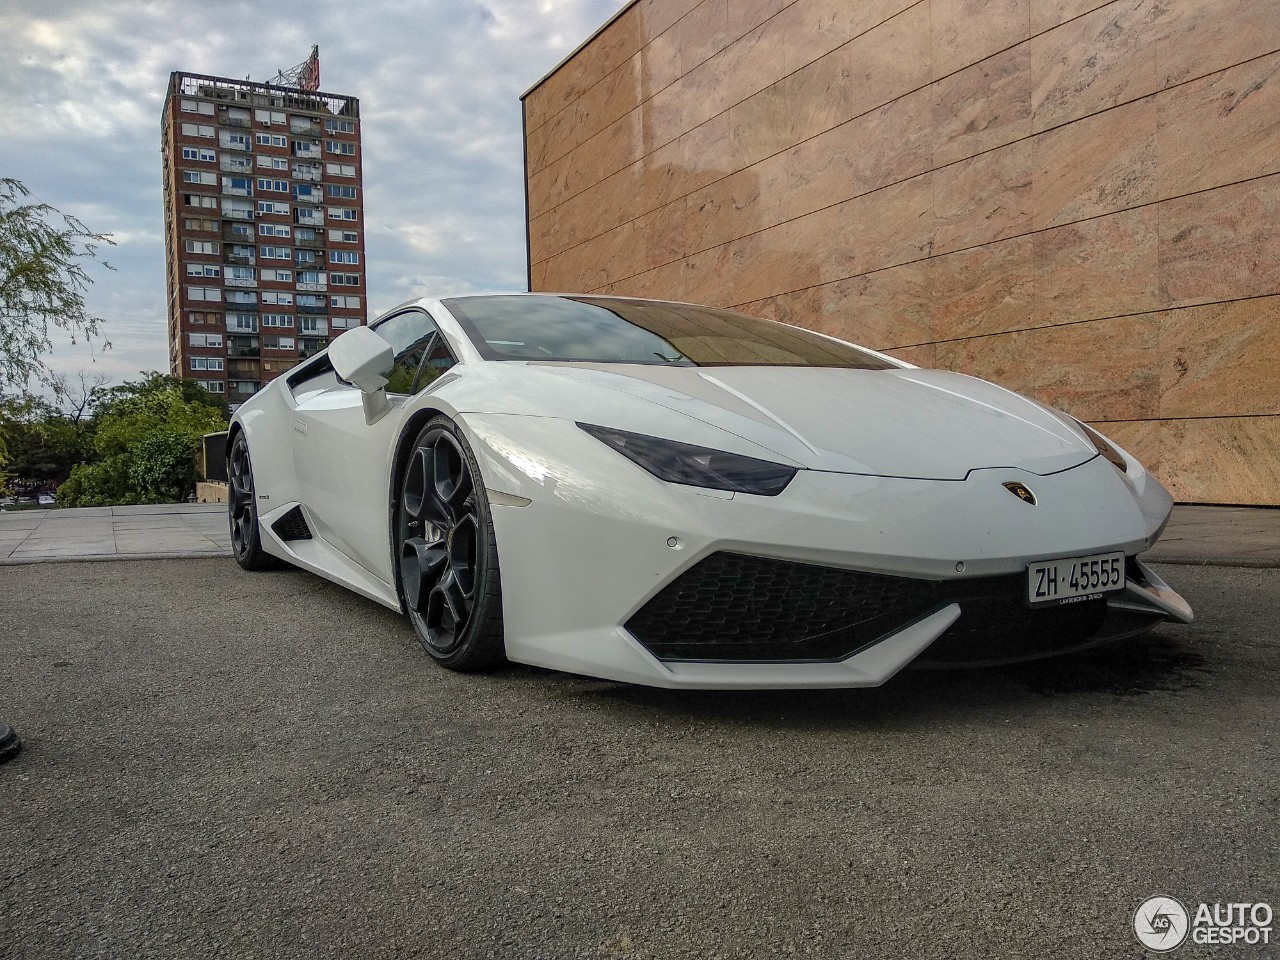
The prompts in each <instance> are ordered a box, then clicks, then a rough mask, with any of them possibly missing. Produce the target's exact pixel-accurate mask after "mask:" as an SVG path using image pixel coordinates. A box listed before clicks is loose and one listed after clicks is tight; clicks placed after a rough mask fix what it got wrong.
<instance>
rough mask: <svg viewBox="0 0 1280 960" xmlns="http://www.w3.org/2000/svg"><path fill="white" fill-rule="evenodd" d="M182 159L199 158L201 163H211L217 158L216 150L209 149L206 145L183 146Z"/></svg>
mask: <svg viewBox="0 0 1280 960" xmlns="http://www.w3.org/2000/svg"><path fill="white" fill-rule="evenodd" d="M182 159H183V160H199V161H200V162H201V163H213V162H214V161H215V160H217V159H218V153H217V151H216V150H210V149H209V148H208V147H183V148H182Z"/></svg>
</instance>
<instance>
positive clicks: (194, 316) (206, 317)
mask: <svg viewBox="0 0 1280 960" xmlns="http://www.w3.org/2000/svg"><path fill="white" fill-rule="evenodd" d="M221 318H222V314H220V313H210V312H208V311H207V310H188V311H187V323H217V322H218V321H219V320H220V319H221Z"/></svg>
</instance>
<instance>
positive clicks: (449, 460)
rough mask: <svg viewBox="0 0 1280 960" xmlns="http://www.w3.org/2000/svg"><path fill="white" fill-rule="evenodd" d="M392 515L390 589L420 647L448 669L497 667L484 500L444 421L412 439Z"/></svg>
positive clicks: (466, 451)
mask: <svg viewBox="0 0 1280 960" xmlns="http://www.w3.org/2000/svg"><path fill="white" fill-rule="evenodd" d="M392 511H393V515H392V523H393V526H392V530H394V531H395V534H396V544H395V547H396V549H395V567H396V587H397V590H398V591H399V593H400V599H401V601H402V602H403V603H404V609H405V612H406V613H407V614H408V617H409V622H410V623H411V624H412V625H413V632H414V633H415V634H416V635H417V637H418V641H419V642H420V643H421V644H422V646H423V648H424V649H425V650H426V651H427V653H428V654H430V655H431V657H432V659H434V660H435V661H436V662H437V663H439V664H441V665H442V666H445V667H448V668H449V669H450V670H458V671H464V672H470V671H476V670H485V669H489V668H491V667H494V666H496V665H497V664H499V663H501V662H503V661H504V660H505V659H506V657H505V655H504V652H503V632H502V580H501V576H500V573H499V570H498V546H497V541H496V538H495V537H494V534H493V517H492V514H491V512H490V508H489V498H488V497H487V496H486V495H485V491H484V483H483V482H482V480H481V477H480V469H479V466H478V465H477V463H476V458H475V455H474V454H473V453H472V452H471V448H470V446H469V445H468V444H467V441H466V439H465V438H464V437H463V436H462V433H461V431H460V430H459V429H458V427H457V425H456V424H455V423H454V422H453V421H452V420H450V419H449V418H448V417H435V418H433V419H432V420H431V421H430V422H428V423H427V425H426V426H425V427H424V428H423V429H422V432H421V433H419V434H418V437H417V439H416V440H414V442H413V446H412V447H411V448H410V453H409V459H408V463H407V464H406V465H405V469H404V475H403V476H402V477H401V478H400V483H399V496H398V497H397V498H396V501H395V503H394V505H393V508H392Z"/></svg>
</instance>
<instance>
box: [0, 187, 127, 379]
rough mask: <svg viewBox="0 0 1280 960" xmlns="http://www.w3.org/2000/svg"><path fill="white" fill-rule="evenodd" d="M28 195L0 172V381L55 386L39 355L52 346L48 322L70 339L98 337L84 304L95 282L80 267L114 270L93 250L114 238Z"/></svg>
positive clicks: (96, 324)
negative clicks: (95, 265)
mask: <svg viewBox="0 0 1280 960" xmlns="http://www.w3.org/2000/svg"><path fill="white" fill-rule="evenodd" d="M29 196H31V191H29V190H28V189H27V188H26V187H25V186H23V184H22V183H21V182H20V181H18V180H13V179H10V178H8V177H5V178H0V383H5V382H7V383H9V384H13V385H16V386H18V387H20V388H21V387H25V386H26V385H27V384H28V383H30V382H31V381H32V380H34V381H36V382H37V383H41V384H45V385H48V386H53V385H54V379H55V378H54V377H53V374H52V373H51V372H50V370H49V368H48V366H46V364H45V362H44V360H43V359H41V358H42V357H43V355H44V354H46V353H48V352H49V350H51V349H52V348H53V342H52V341H51V340H50V333H51V331H52V329H53V328H55V327H56V328H60V329H62V330H65V331H67V333H69V334H70V335H71V339H72V342H73V343H74V342H76V341H77V340H78V339H84V340H87V341H90V342H92V341H93V340H95V339H97V338H98V337H99V336H100V331H101V327H102V322H103V321H102V318H101V317H97V316H94V315H93V314H91V313H90V312H89V310H88V308H87V306H86V305H85V302H84V294H85V291H86V290H88V288H89V285H90V284H91V283H92V282H93V281H92V279H91V278H90V276H89V274H88V273H87V272H86V270H85V266H86V265H87V264H88V263H93V262H97V263H100V264H102V266H104V267H106V268H107V269H108V270H110V269H112V268H111V266H110V264H107V263H105V262H103V261H102V260H100V259H99V257H98V250H99V247H100V245H102V244H107V245H111V246H114V244H115V241H114V240H113V239H112V238H111V235H110V234H105V233H94V232H93V231H91V230H89V228H88V227H86V226H85V225H84V224H83V223H81V222H80V221H79V220H77V219H76V218H75V217H72V216H68V215H67V214H64V213H62V212H60V211H58V210H56V209H54V208H53V207H51V206H49V205H48V204H47V203H26V202H24V201H25V200H26V198H27V197H29ZM102 346H104V347H109V346H110V344H109V343H107V342H106V341H102Z"/></svg>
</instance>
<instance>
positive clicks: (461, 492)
mask: <svg viewBox="0 0 1280 960" xmlns="http://www.w3.org/2000/svg"><path fill="white" fill-rule="evenodd" d="M431 478H432V489H433V490H434V492H435V497H436V500H437V501H438V504H439V509H440V510H441V511H442V512H443V513H444V514H445V517H446V518H447V524H448V525H449V526H452V525H453V524H454V523H456V522H457V521H458V519H459V517H461V515H462V507H463V504H464V503H466V500H467V497H469V496H470V495H471V472H470V471H469V470H468V469H467V462H466V460H465V459H464V458H463V456H462V451H461V450H459V449H458V447H457V445H456V444H455V443H454V441H453V438H452V437H450V436H448V435H447V434H445V435H441V437H440V438H439V439H438V440H436V442H435V444H434V445H433V446H432V457H431Z"/></svg>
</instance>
